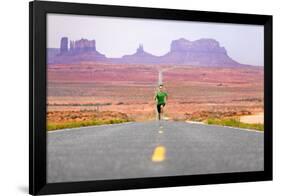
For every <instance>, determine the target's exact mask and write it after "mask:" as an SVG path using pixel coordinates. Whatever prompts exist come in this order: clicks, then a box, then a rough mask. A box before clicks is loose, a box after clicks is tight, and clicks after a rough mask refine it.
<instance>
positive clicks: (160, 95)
mask: <svg viewBox="0 0 281 196" xmlns="http://www.w3.org/2000/svg"><path fill="white" fill-rule="evenodd" d="M167 96H168V94H167V93H166V92H160V91H158V92H157V94H156V99H157V104H163V103H165V97H167Z"/></svg>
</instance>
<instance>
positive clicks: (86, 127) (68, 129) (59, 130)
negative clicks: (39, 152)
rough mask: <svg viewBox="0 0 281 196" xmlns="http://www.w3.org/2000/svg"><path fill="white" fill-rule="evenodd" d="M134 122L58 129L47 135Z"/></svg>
mask: <svg viewBox="0 0 281 196" xmlns="http://www.w3.org/2000/svg"><path fill="white" fill-rule="evenodd" d="M131 123H133V122H125V123H116V124H105V125H92V126H85V127H74V128H67V129H58V130H53V131H47V133H57V132H63V131H73V130H77V129H89V128H93V127H105V126H118V125H124V124H131Z"/></svg>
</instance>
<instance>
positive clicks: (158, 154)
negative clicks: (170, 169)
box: [151, 146, 166, 162]
mask: <svg viewBox="0 0 281 196" xmlns="http://www.w3.org/2000/svg"><path fill="white" fill-rule="evenodd" d="M165 158H166V148H165V147H164V146H157V147H156V148H155V149H154V152H153V154H152V157H151V160H152V161H153V162H161V161H164V160H165Z"/></svg>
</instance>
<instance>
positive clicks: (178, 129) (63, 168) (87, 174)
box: [47, 121, 264, 183]
mask: <svg viewBox="0 0 281 196" xmlns="http://www.w3.org/2000/svg"><path fill="white" fill-rule="evenodd" d="M263 140H264V136H263V133H259V132H254V131H247V130H240V129H235V128H227V127H219V126H209V125H202V124H190V123H185V122H173V121H161V122H160V124H159V122H158V121H155V122H145V123H126V124H116V125H104V126H96V127H84V128H75V129H71V130H59V131H52V132H48V135H47V181H48V182H49V183H51V182H70V181H84V180H104V179H123V178H140V177H154V176H175V175H192V174H207V173H224V172H242V171H261V170H263V166H264V161H263V157H264V156H263V155H264V154H263V153H264V152H263Z"/></svg>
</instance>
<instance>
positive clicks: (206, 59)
mask: <svg viewBox="0 0 281 196" xmlns="http://www.w3.org/2000/svg"><path fill="white" fill-rule="evenodd" d="M68 46H69V47H68ZM82 61H96V62H104V63H111V64H118V63H125V64H152V65H153V64H173V65H197V66H242V65H243V64H240V63H238V62H237V61H235V60H233V59H231V58H230V57H229V56H228V54H227V51H226V49H225V48H224V47H221V46H220V43H219V42H218V41H216V40H215V39H199V40H195V41H189V40H187V39H184V38H180V39H177V40H173V41H172V42H171V45H170V50H169V52H167V53H166V54H164V55H162V56H155V55H153V54H150V53H148V52H146V51H145V50H144V47H143V45H142V44H140V45H139V47H138V48H137V50H136V52H135V53H133V54H129V55H124V56H122V57H121V58H107V57H106V56H105V55H104V54H101V53H100V52H98V51H97V50H96V41H95V40H87V39H80V40H75V41H73V40H71V41H68V38H67V37H62V38H61V43H60V49H54V48H52V49H51V48H50V49H48V64H60V63H64V64H65V63H70V64H72V63H78V62H82Z"/></svg>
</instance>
